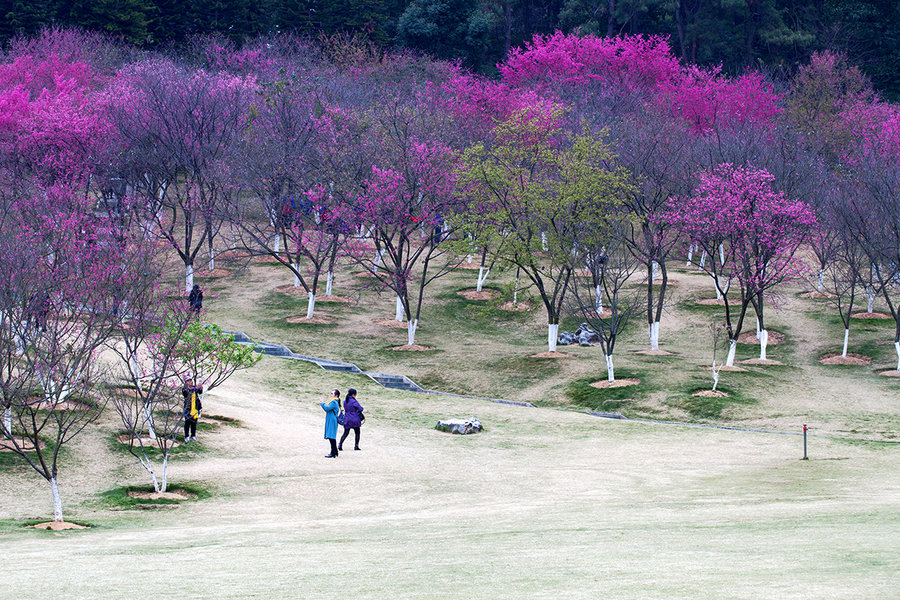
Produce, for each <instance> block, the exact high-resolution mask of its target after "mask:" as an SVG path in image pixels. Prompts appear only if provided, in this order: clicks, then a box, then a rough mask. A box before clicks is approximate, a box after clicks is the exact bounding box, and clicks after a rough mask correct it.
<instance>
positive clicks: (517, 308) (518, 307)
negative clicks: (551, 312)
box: [497, 300, 532, 312]
mask: <svg viewBox="0 0 900 600" xmlns="http://www.w3.org/2000/svg"><path fill="white" fill-rule="evenodd" d="M497 308H499V309H500V310H508V311H512V312H527V311H529V310H531V309H532V306H531V305H530V304H528V303H527V302H519V303H518V304H513V302H512V301H511V300H510V301H509V302H504V303H503V304H501V305H500V306H498V307H497Z"/></svg>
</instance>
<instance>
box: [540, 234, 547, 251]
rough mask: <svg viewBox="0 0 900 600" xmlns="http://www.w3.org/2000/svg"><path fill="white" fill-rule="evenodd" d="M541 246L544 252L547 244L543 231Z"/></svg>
mask: <svg viewBox="0 0 900 600" xmlns="http://www.w3.org/2000/svg"><path fill="white" fill-rule="evenodd" d="M541 248H543V250H544V252H546V251H547V250H548V248H549V246H548V245H547V234H546V233H544V232H543V231H542V232H541Z"/></svg>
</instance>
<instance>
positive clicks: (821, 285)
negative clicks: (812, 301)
mask: <svg viewBox="0 0 900 600" xmlns="http://www.w3.org/2000/svg"><path fill="white" fill-rule="evenodd" d="M816 291H818V292H819V293H820V294H823V293H825V269H819V277H818V279H816Z"/></svg>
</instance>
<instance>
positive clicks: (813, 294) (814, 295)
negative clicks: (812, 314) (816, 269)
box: [800, 291, 835, 300]
mask: <svg viewBox="0 0 900 600" xmlns="http://www.w3.org/2000/svg"><path fill="white" fill-rule="evenodd" d="M800 297H801V298H814V299H819V300H821V299H824V298H834V297H835V295H834V294H829V293H828V292H818V291H812V292H803V293H802V294H800Z"/></svg>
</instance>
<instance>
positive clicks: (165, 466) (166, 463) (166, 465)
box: [154, 452, 169, 492]
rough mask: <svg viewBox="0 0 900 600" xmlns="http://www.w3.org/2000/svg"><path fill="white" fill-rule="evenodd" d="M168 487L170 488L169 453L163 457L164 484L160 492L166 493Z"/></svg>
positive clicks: (160, 487)
mask: <svg viewBox="0 0 900 600" xmlns="http://www.w3.org/2000/svg"><path fill="white" fill-rule="evenodd" d="M154 485H155V484H154ZM168 486H169V453H168V452H166V453H165V454H164V455H163V467H162V484H161V485H160V486H159V491H160V492H165V491H166V488H167V487H168Z"/></svg>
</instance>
